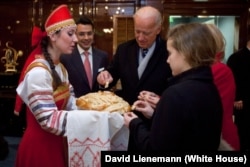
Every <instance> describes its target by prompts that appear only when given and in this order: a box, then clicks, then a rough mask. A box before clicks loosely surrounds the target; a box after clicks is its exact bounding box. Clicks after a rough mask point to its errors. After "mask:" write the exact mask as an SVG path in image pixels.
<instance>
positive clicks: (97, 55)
mask: <svg viewBox="0 0 250 167" xmlns="http://www.w3.org/2000/svg"><path fill="white" fill-rule="evenodd" d="M92 49H93V50H92V53H93V85H92V89H90V87H89V84H88V79H87V75H86V72H85V69H84V66H83V62H82V59H81V56H80V53H79V51H78V49H77V47H75V49H74V50H73V52H72V54H71V55H62V56H61V58H60V60H61V63H62V64H63V65H64V66H65V68H66V69H67V71H68V74H69V81H70V83H71V84H72V86H73V88H74V92H75V96H76V97H80V96H82V95H85V94H87V93H89V92H95V91H98V90H99V85H98V83H97V80H96V78H97V74H98V69H100V68H105V67H107V65H108V53H107V52H104V51H102V50H99V49H97V48H94V47H92Z"/></svg>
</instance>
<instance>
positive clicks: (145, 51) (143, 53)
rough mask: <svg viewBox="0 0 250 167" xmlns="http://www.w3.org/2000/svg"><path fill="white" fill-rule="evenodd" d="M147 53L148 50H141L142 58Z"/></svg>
mask: <svg viewBox="0 0 250 167" xmlns="http://www.w3.org/2000/svg"><path fill="white" fill-rule="evenodd" d="M147 53H148V49H147V48H146V49H142V57H143V58H144V57H145V56H146V55H147Z"/></svg>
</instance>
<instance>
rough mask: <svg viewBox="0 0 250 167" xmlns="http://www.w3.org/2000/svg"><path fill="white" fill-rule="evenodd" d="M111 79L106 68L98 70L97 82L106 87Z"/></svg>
mask: <svg viewBox="0 0 250 167" xmlns="http://www.w3.org/2000/svg"><path fill="white" fill-rule="evenodd" d="M112 81H113V77H112V76H111V75H110V73H109V72H108V71H106V70H104V71H102V72H100V73H99V74H98V76H97V82H98V83H99V84H100V85H102V86H104V87H105V88H107V87H108V86H109V83H111V82H112Z"/></svg>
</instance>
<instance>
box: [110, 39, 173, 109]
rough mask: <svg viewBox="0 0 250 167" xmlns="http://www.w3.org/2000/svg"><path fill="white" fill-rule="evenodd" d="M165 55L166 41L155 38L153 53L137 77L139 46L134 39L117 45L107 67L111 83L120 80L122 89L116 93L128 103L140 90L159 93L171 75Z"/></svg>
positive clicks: (131, 102) (131, 101) (134, 99)
mask: <svg viewBox="0 0 250 167" xmlns="http://www.w3.org/2000/svg"><path fill="white" fill-rule="evenodd" d="M167 56H168V54H167V50H166V41H165V40H162V39H160V38H157V40H156V47H155V50H154V52H153V55H152V57H151V58H150V60H149V62H148V64H147V67H146V68H145V70H144V72H143V74H142V76H141V78H140V79H139V77H138V72H137V67H138V57H139V46H138V44H137V42H136V40H135V39H134V40H130V41H128V42H126V43H123V44H121V45H119V46H118V48H117V51H116V54H115V55H114V58H113V60H112V62H111V63H110V65H109V67H108V68H107V70H108V71H109V72H110V73H111V75H112V77H113V79H114V83H112V84H115V83H116V82H117V80H118V79H120V80H121V86H122V90H121V91H120V92H119V93H117V94H118V95H120V96H121V97H122V98H124V100H126V101H128V102H129V103H130V104H133V102H134V101H136V100H137V96H138V95H139V92H140V91H142V90H148V91H152V92H155V93H156V94H158V95H161V94H162V92H163V91H164V90H165V89H166V87H167V79H168V78H169V77H170V76H172V74H171V69H170V67H169V65H168V64H167V62H166V61H167ZM112 84H111V86H112Z"/></svg>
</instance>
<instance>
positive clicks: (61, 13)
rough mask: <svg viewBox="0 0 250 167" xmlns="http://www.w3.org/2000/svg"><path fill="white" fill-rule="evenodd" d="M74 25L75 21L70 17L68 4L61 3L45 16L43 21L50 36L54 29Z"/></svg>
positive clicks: (57, 29)
mask: <svg viewBox="0 0 250 167" xmlns="http://www.w3.org/2000/svg"><path fill="white" fill-rule="evenodd" d="M71 26H73V27H76V24H75V21H74V19H73V18H72V16H71V14H70V11H69V9H68V6H67V5H65V4H63V5H60V6H58V7H57V8H56V9H55V10H54V11H53V12H52V13H51V14H50V15H49V17H48V18H47V20H46V22H45V30H46V32H47V34H48V35H49V36H50V35H52V34H53V33H55V32H56V31H59V30H61V29H63V28H66V27H71Z"/></svg>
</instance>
